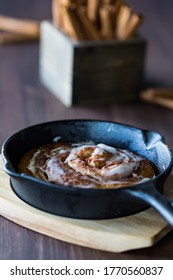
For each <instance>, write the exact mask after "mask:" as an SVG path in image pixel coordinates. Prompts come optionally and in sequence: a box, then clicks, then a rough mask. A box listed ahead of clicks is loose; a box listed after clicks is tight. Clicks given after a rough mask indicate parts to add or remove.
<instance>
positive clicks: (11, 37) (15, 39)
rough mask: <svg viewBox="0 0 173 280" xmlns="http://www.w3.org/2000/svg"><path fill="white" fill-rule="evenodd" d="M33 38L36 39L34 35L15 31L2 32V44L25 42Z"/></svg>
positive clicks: (0, 43) (0, 38)
mask: <svg viewBox="0 0 173 280" xmlns="http://www.w3.org/2000/svg"><path fill="white" fill-rule="evenodd" d="M32 40H36V38H35V37H32V36H27V35H21V34H15V33H0V45H5V44H13V43H23V42H28V41H32Z"/></svg>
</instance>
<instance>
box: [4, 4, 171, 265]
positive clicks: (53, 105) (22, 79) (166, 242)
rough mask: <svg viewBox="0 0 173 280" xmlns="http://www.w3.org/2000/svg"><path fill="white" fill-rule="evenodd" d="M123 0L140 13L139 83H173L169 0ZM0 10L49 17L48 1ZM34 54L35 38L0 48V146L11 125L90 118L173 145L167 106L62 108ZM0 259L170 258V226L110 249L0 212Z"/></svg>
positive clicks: (11, 130) (14, 127) (13, 129)
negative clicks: (149, 132) (138, 245)
mask: <svg viewBox="0 0 173 280" xmlns="http://www.w3.org/2000/svg"><path fill="white" fill-rule="evenodd" d="M128 2H129V3H131V4H132V5H133V7H134V9H135V10H136V11H137V12H142V13H143V14H144V22H143V24H142V25H141V27H140V33H141V34H142V35H143V36H144V37H145V38H146V39H147V41H148V48H147V57H146V67H145V85H144V88H147V87H153V86H157V87H158V86H163V87H173V63H172V62H173V48H172V45H173V36H172V26H173V17H172V9H173V2H172V1H166V2H164V1H161V0H150V1H138V0H129V1H128ZM0 13H1V14H4V15H9V16H13V17H19V18H31V19H36V20H45V19H50V18H51V7H50V0H37V1H35V0H30V1H21V0H13V1H11V0H1V1H0ZM38 57H39V43H38V42H36V43H28V42H27V43H23V44H11V45H8V46H1V47H0V145H2V143H3V142H4V140H5V139H6V138H7V137H8V136H10V135H11V134H13V133H14V132H16V131H17V130H19V129H22V128H24V127H26V126H29V125H32V124H35V123H40V122H45V121H52V120H58V119H72V118H91V119H102V120H111V121H117V122H121V123H126V124H130V125H134V126H138V127H141V128H144V129H153V130H156V131H158V132H160V133H162V134H163V135H164V136H165V138H166V141H167V143H168V144H169V146H170V147H171V148H173V133H172V123H173V110H171V109H167V108H165V107H161V106H159V105H154V104H149V103H145V102H142V101H140V102H136V103H130V104H129V103H127V104H111V105H110V106H80V107H79V106H74V107H72V108H70V109H68V108H66V107H64V106H63V105H62V104H61V103H60V102H59V101H58V100H57V99H56V98H55V97H54V96H53V95H52V94H50V92H49V91H48V90H47V89H46V88H44V86H43V85H42V84H41V82H40V79H39V75H38ZM0 259H2V260H4V259H12V260H13V259H46V260H47V259H57V260H58V259H84V260H85V259H102V260H103V259H113V260H116V259H120V260H128V259H129V260H131V259H133V260H135V259H137V260H138V259H139V260H140V259H173V231H171V232H170V233H168V234H167V235H166V236H165V237H164V238H162V239H161V240H160V241H159V242H157V244H155V245H153V246H152V247H149V248H143V249H137V250H131V251H128V252H122V253H114V252H108V251H102V250H96V249H91V248H85V247H82V246H79V245H74V244H71V243H68V242H65V241H60V240H57V239H55V238H52V237H49V236H46V235H43V234H39V233H37V232H34V231H31V230H28V229H27V228H24V227H21V226H19V225H17V224H15V223H13V222H11V221H9V220H8V219H6V218H4V217H3V216H0Z"/></svg>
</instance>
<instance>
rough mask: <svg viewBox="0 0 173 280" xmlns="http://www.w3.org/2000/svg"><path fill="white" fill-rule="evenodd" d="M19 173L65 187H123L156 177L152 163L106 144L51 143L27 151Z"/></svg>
mask: <svg viewBox="0 0 173 280" xmlns="http://www.w3.org/2000/svg"><path fill="white" fill-rule="evenodd" d="M19 172H20V173H25V174H28V175H31V176H34V177H36V178H38V179H42V180H45V181H48V182H52V183H56V184H59V185H63V186H71V187H80V188H101V189H103V188H105V189H109V188H119V187H125V186H129V185H133V184H137V183H140V182H143V181H145V180H149V179H151V178H153V177H154V176H155V175H154V169H153V167H152V164H151V163H150V162H149V161H148V160H147V159H145V158H144V157H141V156H139V155H137V154H136V153H134V152H132V151H129V150H125V149H119V148H115V147H111V146H108V145H105V144H103V143H99V144H95V143H92V142H91V143H63V142H59V143H51V144H47V145H45V146H41V147H39V148H37V149H33V150H31V151H29V152H28V153H26V154H25V155H24V156H23V158H22V159H21V161H20V163H19Z"/></svg>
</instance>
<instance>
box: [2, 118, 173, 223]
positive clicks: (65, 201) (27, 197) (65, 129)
mask: <svg viewBox="0 0 173 280" xmlns="http://www.w3.org/2000/svg"><path fill="white" fill-rule="evenodd" d="M58 136H61V137H62V140H67V141H70V142H79V141H88V140H93V141H94V142H96V143H104V144H107V145H111V146H116V147H119V148H125V149H130V150H132V151H134V152H136V153H138V154H140V155H141V156H144V157H146V158H147V159H148V160H150V161H151V162H152V163H153V165H154V167H155V171H156V173H157V176H156V177H155V178H154V179H151V180H149V181H147V182H145V183H141V184H137V185H135V186H131V187H126V188H119V189H109V190H104V189H101V190H99V189H80V188H73V187H68V186H67V187H65V186H60V185H56V184H53V183H47V182H44V181H41V180H38V179H35V178H33V177H30V176H28V175H21V174H19V173H18V172H17V166H18V163H19V160H20V159H21V157H22V156H23V155H24V154H25V153H26V152H27V151H29V150H30V149H32V148H35V147H38V146H41V145H44V144H47V143H50V142H52V141H55V139H56V138H57V137H58ZM2 155H3V160H4V163H5V171H6V172H7V173H8V174H9V175H10V179H11V186H12V189H13V191H14V192H15V193H16V194H17V196H19V197H20V198H21V199H22V200H24V201H25V202H26V203H28V204H30V205H32V206H34V207H36V208H38V209H41V210H43V211H46V212H49V213H53V214H57V215H62V216H66V217H72V218H83V219H106V218H113V217H122V216H127V215H131V214H134V213H137V212H140V211H143V210H144V209H146V208H147V207H149V206H152V207H154V208H155V209H156V210H157V211H158V212H159V213H160V214H161V215H162V216H163V217H164V218H165V219H166V220H167V221H168V223H169V224H170V225H172V226H173V201H171V200H170V199H168V198H166V197H164V196H163V195H162V194H161V193H162V191H163V185H164V182H165V180H166V178H167V177H168V175H169V174H170V172H171V169H172V164H173V158H172V152H171V151H170V149H169V148H168V146H167V145H166V144H165V141H164V138H163V137H162V136H161V135H160V134H159V133H157V132H154V131H147V130H142V129H139V128H135V127H132V126H128V125H124V124H120V123H115V122H108V121H96V120H60V121H53V122H48V123H42V124H38V125H34V126H31V127H28V128H26V129H23V130H21V131H19V132H17V133H15V134H14V135H12V136H11V137H10V138H8V139H7V140H6V142H5V143H4V144H3V147H2Z"/></svg>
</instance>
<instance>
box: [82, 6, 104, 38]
mask: <svg viewBox="0 0 173 280" xmlns="http://www.w3.org/2000/svg"><path fill="white" fill-rule="evenodd" d="M77 14H78V17H79V19H80V22H81V24H82V26H83V29H84V30H85V32H86V34H87V39H89V40H95V41H98V40H101V34H100V33H99V31H98V30H97V28H96V27H95V25H94V24H93V23H92V22H91V21H90V20H89V19H88V17H87V9H86V7H84V6H81V7H79V8H78V10H77Z"/></svg>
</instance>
